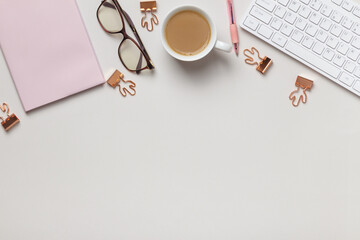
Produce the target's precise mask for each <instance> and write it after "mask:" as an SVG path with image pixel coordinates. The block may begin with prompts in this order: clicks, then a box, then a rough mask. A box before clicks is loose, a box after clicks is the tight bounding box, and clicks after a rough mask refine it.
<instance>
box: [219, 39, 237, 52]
mask: <svg viewBox="0 0 360 240" xmlns="http://www.w3.org/2000/svg"><path fill="white" fill-rule="evenodd" d="M215 48H216V49H219V50H221V51H224V52H231V49H232V48H233V46H232V45H231V44H228V43H225V42H222V41H216V43H215Z"/></svg>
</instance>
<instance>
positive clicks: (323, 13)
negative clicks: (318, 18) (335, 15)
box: [320, 5, 332, 17]
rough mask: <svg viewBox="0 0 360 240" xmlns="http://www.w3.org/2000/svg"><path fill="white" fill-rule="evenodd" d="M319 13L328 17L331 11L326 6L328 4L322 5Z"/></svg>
mask: <svg viewBox="0 0 360 240" xmlns="http://www.w3.org/2000/svg"><path fill="white" fill-rule="evenodd" d="M320 13H321V14H322V15H324V16H325V17H330V15H331V13H332V9H331V8H330V7H329V6H328V5H324V6H323V7H322V8H321V10H320Z"/></svg>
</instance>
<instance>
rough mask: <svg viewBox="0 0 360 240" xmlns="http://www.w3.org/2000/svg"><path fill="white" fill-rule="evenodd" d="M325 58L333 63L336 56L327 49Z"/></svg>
mask: <svg viewBox="0 0 360 240" xmlns="http://www.w3.org/2000/svg"><path fill="white" fill-rule="evenodd" d="M323 56H324V58H325V59H327V60H329V61H332V60H333V58H334V56H335V53H334V52H333V51H331V50H330V49H329V48H327V49H325V51H324V54H323Z"/></svg>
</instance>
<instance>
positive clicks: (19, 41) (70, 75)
mask: <svg viewBox="0 0 360 240" xmlns="http://www.w3.org/2000/svg"><path fill="white" fill-rule="evenodd" d="M94 17H96V16H95V13H94ZM0 46H1V48H2V51H3V53H4V55H5V58H6V62H7V64H8V66H9V69H10V72H11V75H12V77H13V80H14V82H15V85H16V88H17V90H18V93H19V95H20V98H21V101H22V104H23V106H24V109H25V111H29V110H32V109H34V108H37V107H40V106H43V105H45V104H48V103H50V102H53V101H56V100H59V99H62V98H64V97H67V96H70V95H72V94H75V93H78V92H81V91H83V90H86V89H89V88H91V87H94V86H96V85H99V84H102V83H104V82H105V80H104V77H103V75H102V72H101V71H100V67H99V64H98V62H97V59H96V56H95V53H94V51H93V48H92V45H91V43H90V40H89V37H88V35H87V32H86V30H85V26H84V24H83V22H82V18H81V16H80V13H79V10H78V7H77V5H76V2H75V0H31V1H30V0H0Z"/></svg>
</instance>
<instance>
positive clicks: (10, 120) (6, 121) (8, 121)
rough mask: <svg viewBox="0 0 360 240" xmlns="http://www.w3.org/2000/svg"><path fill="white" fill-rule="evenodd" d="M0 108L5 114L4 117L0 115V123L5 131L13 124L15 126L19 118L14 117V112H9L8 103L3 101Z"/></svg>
mask: <svg viewBox="0 0 360 240" xmlns="http://www.w3.org/2000/svg"><path fill="white" fill-rule="evenodd" d="M0 110H1V111H2V112H4V113H6V114H7V117H6V118H3V117H1V116H0V119H1V125H2V126H3V128H4V129H5V131H9V130H10V129H11V128H12V127H13V126H15V125H16V124H17V123H18V122H20V120H19V119H18V118H17V117H16V115H15V114H10V108H9V105H7V104H6V103H3V104H2V105H0Z"/></svg>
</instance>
